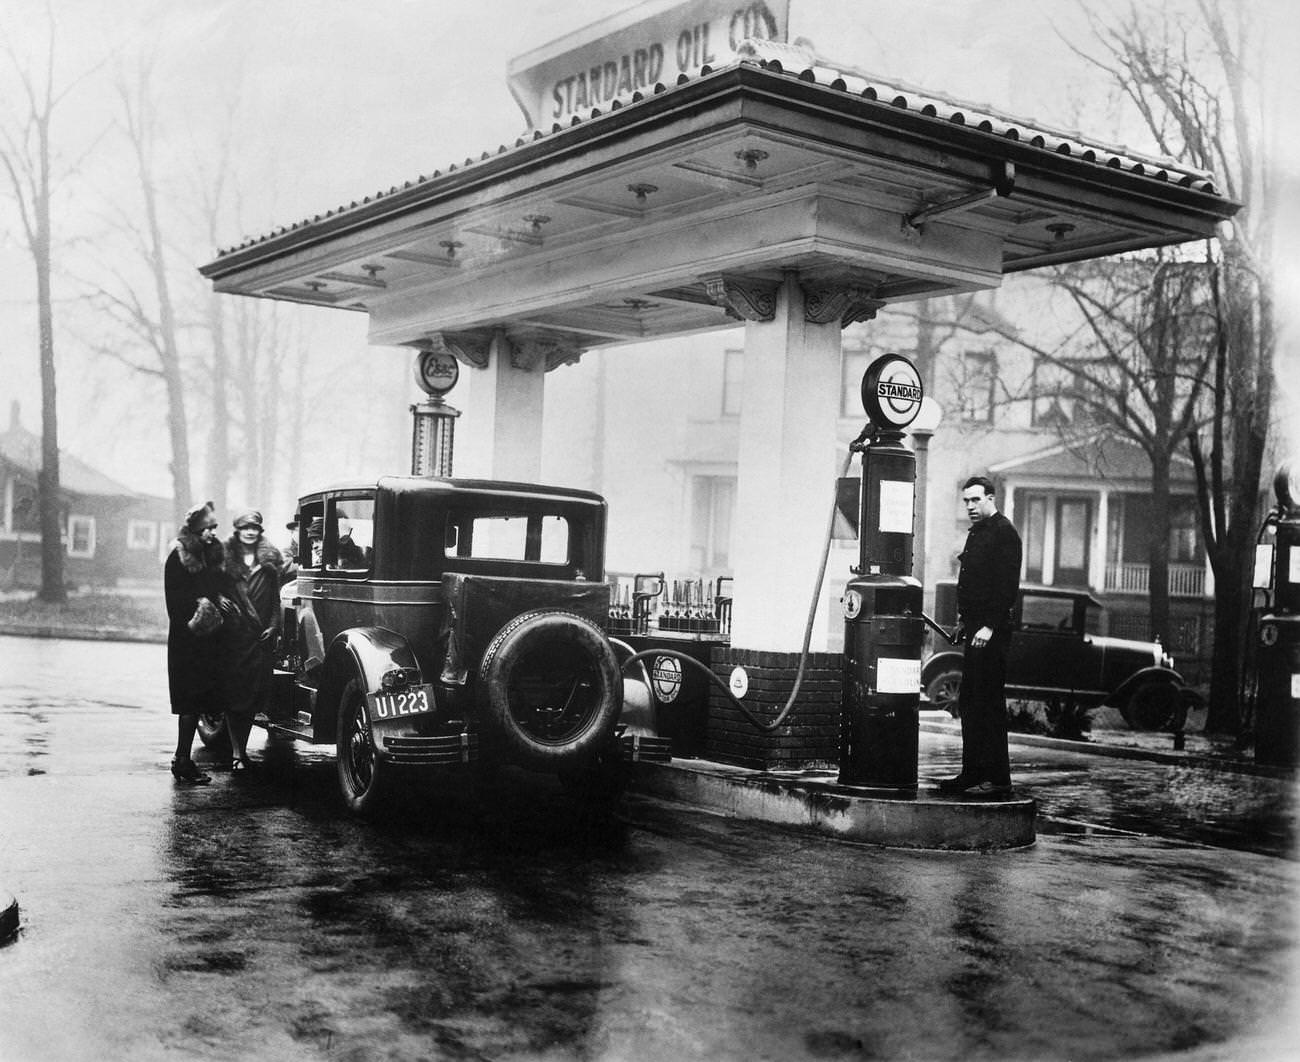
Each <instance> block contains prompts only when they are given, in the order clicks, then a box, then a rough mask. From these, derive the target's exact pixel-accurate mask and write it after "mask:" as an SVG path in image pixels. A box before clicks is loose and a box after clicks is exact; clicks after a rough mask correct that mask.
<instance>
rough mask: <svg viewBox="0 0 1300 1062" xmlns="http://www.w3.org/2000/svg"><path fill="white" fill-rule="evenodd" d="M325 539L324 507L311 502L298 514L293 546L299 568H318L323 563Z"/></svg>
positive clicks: (318, 503)
mask: <svg viewBox="0 0 1300 1062" xmlns="http://www.w3.org/2000/svg"><path fill="white" fill-rule="evenodd" d="M324 538H325V506H324V504H323V503H322V502H319V501H317V502H311V503H308V504H306V505H303V506H302V510H301V511H300V512H299V514H298V527H297V530H296V531H295V541H294V546H295V550H296V551H297V554H298V566H299V567H301V568H319V567H320V566H321V564H322V563H323V553H322V545H323V541H324Z"/></svg>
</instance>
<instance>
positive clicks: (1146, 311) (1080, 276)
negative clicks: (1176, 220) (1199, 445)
mask: <svg viewBox="0 0 1300 1062" xmlns="http://www.w3.org/2000/svg"><path fill="white" fill-rule="evenodd" d="M1212 268H1213V267H1212V265H1210V264H1209V263H1206V262H1202V261H1195V260H1189V259H1188V258H1186V257H1185V256H1182V255H1179V254H1178V253H1177V252H1170V251H1155V252H1149V253H1145V254H1142V255H1137V256H1130V257H1128V258H1125V259H1121V260H1115V259H1105V260H1100V261H1090V262H1082V263H1078V264H1075V265H1070V266H1064V267H1061V268H1059V269H1057V270H1055V271H1054V272H1053V273H1051V274H1048V275H1047V277H1046V278H1045V282H1046V284H1047V285H1048V295H1049V296H1051V295H1056V296H1063V297H1064V298H1065V299H1066V300H1067V302H1068V305H1069V306H1070V307H1071V308H1072V310H1073V315H1072V316H1073V319H1074V322H1075V323H1074V325H1073V327H1068V328H1065V329H1063V334H1062V335H1060V336H1057V337H1053V338H1049V339H1044V338H1042V337H1041V336H1040V335H1037V334H1035V335H1033V336H1030V335H1027V334H1026V333H1025V331H1024V330H1022V329H1020V328H1018V327H1016V326H1015V325H1014V324H1012V323H1011V322H1008V321H1007V320H1005V319H1003V318H1001V317H999V316H998V315H996V314H994V313H989V312H979V311H973V312H970V313H967V314H966V315H965V316H964V317H962V318H960V319H959V323H960V324H961V325H962V326H963V327H964V328H965V329H967V330H968V331H973V332H977V333H979V334H983V335H988V334H992V335H994V336H996V337H997V338H998V339H999V340H1001V341H1006V342H1010V343H1013V344H1015V345H1016V346H1018V347H1020V348H1022V349H1024V350H1026V351H1028V352H1029V353H1031V354H1032V355H1033V357H1034V363H1035V378H1036V379H1035V382H1034V383H1033V385H1032V387H1031V388H1030V389H1029V391H1028V392H1026V393H1023V394H1021V393H1016V394H1007V395H1006V396H1005V397H1006V398H1007V400H1011V401H1014V400H1024V399H1032V400H1034V401H1044V400H1050V401H1051V402H1053V403H1054V404H1055V406H1056V408H1057V410H1058V411H1059V413H1060V419H1059V420H1058V421H1057V425H1058V427H1057V430H1058V433H1059V435H1060V438H1061V439H1062V441H1063V442H1064V443H1065V444H1066V445H1068V446H1069V447H1070V448H1071V449H1072V450H1073V451H1074V452H1075V453H1076V454H1078V455H1079V456H1080V457H1081V458H1084V459H1086V458H1087V457H1088V456H1089V454H1090V453H1091V452H1093V451H1094V450H1095V449H1096V447H1097V444H1099V443H1101V442H1104V440H1106V439H1111V438H1119V439H1122V440H1125V441H1127V442H1129V443H1132V444H1133V445H1134V446H1137V447H1138V448H1139V449H1141V450H1142V452H1143V453H1144V454H1145V455H1146V457H1147V460H1148V461H1149V463H1150V466H1151V515H1150V521H1149V528H1150V534H1149V536H1148V539H1147V565H1148V571H1149V573H1150V580H1149V601H1150V624H1151V633H1152V634H1153V635H1155V636H1158V637H1161V638H1168V637H1169V634H1170V630H1171V625H1170V607H1169V556H1170V550H1169V545H1170V537H1171V529H1172V524H1173V521H1172V507H1171V501H1172V497H1171V486H1172V481H1173V478H1172V470H1173V465H1174V461H1175V460H1176V458H1177V456H1178V454H1179V453H1180V452H1181V451H1182V450H1183V449H1184V446H1185V444H1186V440H1187V436H1188V433H1189V432H1190V431H1192V430H1194V428H1195V427H1196V426H1197V425H1198V423H1200V419H1201V414H1202V410H1203V405H1204V403H1203V398H1204V384H1205V380H1206V377H1207V374H1208V371H1209V366H1210V365H1211V362H1212V360H1213V354H1214V350H1215V346H1216V343H1215V337H1216V326H1215V320H1214V316H1213V307H1212V304H1211V300H1210V298H1209V293H1208V278H1209V277H1210V276H1211V274H1212Z"/></svg>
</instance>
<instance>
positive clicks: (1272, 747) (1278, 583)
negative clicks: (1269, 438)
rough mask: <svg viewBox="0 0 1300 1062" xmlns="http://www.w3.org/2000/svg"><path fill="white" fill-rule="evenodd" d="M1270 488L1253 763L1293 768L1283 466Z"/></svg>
mask: <svg viewBox="0 0 1300 1062" xmlns="http://www.w3.org/2000/svg"><path fill="white" fill-rule="evenodd" d="M1273 490H1274V493H1275V494H1276V495H1277V508H1276V509H1275V510H1274V513H1273V514H1270V520H1272V519H1273V518H1274V517H1275V518H1276V521H1277V525H1276V537H1275V538H1274V544H1273V564H1272V579H1271V580H1270V582H1271V590H1272V594H1271V597H1272V601H1271V606H1272V607H1271V609H1270V611H1269V612H1268V613H1266V614H1265V615H1264V616H1262V617H1261V618H1260V621H1259V645H1258V647H1257V657H1256V659H1257V660H1258V667H1259V671H1258V682H1257V685H1256V702H1255V704H1256V707H1255V760H1256V762H1258V763H1267V764H1273V765H1277V766H1282V767H1293V766H1295V765H1296V764H1297V763H1300V505H1297V504H1296V502H1295V501H1294V500H1293V499H1292V497H1291V484H1290V469H1289V467H1288V466H1286V465H1283V466H1282V467H1281V468H1280V469H1279V470H1278V473H1277V475H1276V477H1274V480H1273Z"/></svg>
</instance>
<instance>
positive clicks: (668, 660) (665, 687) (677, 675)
mask: <svg viewBox="0 0 1300 1062" xmlns="http://www.w3.org/2000/svg"><path fill="white" fill-rule="evenodd" d="M650 681H651V682H652V683H653V684H654V688H655V696H656V697H658V698H659V700H660V701H662V702H663V703H664V704H672V703H673V701H675V700H677V694H678V693H680V692H681V689H682V665H681V663H680V662H679V661H678V660H677V658H676V657H673V656H656V657H655V658H654V665H653V666H652V667H651V668H650Z"/></svg>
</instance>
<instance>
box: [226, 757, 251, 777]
mask: <svg viewBox="0 0 1300 1062" xmlns="http://www.w3.org/2000/svg"><path fill="white" fill-rule="evenodd" d="M256 766H257V764H256V763H254V762H253V761H252V760H250V759H249V758H248V757H247V756H241V757H240V758H239V759H237V760H234V761H232V763H231V764H230V770H231V773H232V774H251V773H252V772H253V769H254V768H255V767H256Z"/></svg>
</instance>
